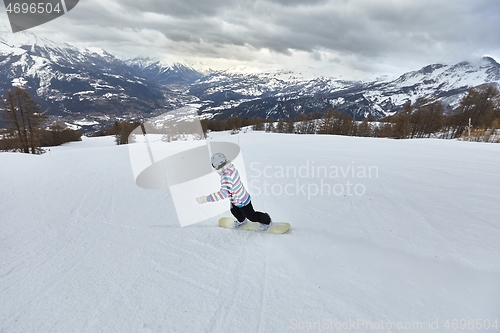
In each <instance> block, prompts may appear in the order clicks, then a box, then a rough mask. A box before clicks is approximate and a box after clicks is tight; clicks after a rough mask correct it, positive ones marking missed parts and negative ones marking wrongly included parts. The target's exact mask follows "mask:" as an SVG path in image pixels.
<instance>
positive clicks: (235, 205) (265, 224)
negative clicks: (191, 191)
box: [196, 153, 271, 231]
mask: <svg viewBox="0 0 500 333" xmlns="http://www.w3.org/2000/svg"><path fill="white" fill-rule="evenodd" d="M210 161H211V163H212V167H213V168H214V169H215V170H217V173H218V174H219V175H220V177H221V178H220V184H221V188H220V190H219V191H217V192H215V193H212V194H210V195H208V196H201V197H199V198H196V201H197V202H198V203H199V204H204V203H207V202H215V201H219V200H223V199H225V198H227V197H229V201H230V203H231V213H232V214H233V216H234V217H235V218H236V220H235V221H234V223H233V227H234V228H239V227H241V226H242V225H244V224H245V223H247V221H248V220H250V221H252V222H259V223H260V230H262V231H267V230H268V229H269V226H270V225H271V217H270V216H269V214H267V213H262V212H256V211H255V210H254V209H253V207H252V202H251V198H250V194H249V193H248V192H247V190H246V189H245V186H244V185H243V182H242V181H241V179H240V174H239V172H238V170H237V169H236V168H235V166H234V165H233V164H232V163H231V162H230V161H228V160H227V158H226V156H225V155H224V154H222V153H215V154H213V155H212V158H211V159H210Z"/></svg>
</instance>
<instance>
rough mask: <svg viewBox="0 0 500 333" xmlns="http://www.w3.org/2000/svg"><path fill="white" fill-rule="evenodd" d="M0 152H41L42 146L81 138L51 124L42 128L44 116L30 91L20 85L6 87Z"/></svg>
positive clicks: (44, 124) (44, 120)
mask: <svg viewBox="0 0 500 333" xmlns="http://www.w3.org/2000/svg"><path fill="white" fill-rule="evenodd" d="M0 120H1V121H2V122H3V123H4V128H3V129H0V151H19V152H23V153H27V154H29V153H31V154H41V153H43V152H44V150H43V149H42V147H50V146H58V145H61V144H63V143H66V142H70V141H79V140H81V133H80V132H77V131H74V130H71V129H68V128H65V127H64V126H62V125H60V124H53V125H52V126H50V127H49V128H46V122H47V117H46V116H45V115H44V114H43V112H42V111H41V110H40V108H39V107H38V105H37V104H36V102H35V101H34V100H33V98H31V96H30V94H29V93H28V92H27V91H26V90H24V89H22V88H20V87H13V88H12V89H9V90H7V92H6V95H5V97H4V98H3V108H2V109H1V110H0Z"/></svg>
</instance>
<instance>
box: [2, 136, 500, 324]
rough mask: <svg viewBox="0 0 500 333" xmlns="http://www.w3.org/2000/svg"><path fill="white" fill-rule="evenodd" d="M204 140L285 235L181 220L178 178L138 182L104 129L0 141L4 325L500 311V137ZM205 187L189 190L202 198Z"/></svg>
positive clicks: (431, 319) (334, 320)
mask: <svg viewBox="0 0 500 333" xmlns="http://www.w3.org/2000/svg"><path fill="white" fill-rule="evenodd" d="M211 140H227V141H231V142H238V143H239V145H240V147H241V150H242V154H243V157H244V161H245V167H246V171H247V178H248V181H249V183H248V188H249V190H250V192H251V194H252V196H253V197H252V201H253V204H254V207H255V208H257V209H259V210H265V211H267V212H269V213H270V214H271V216H272V217H273V219H274V220H275V221H288V222H290V223H291V225H292V228H291V230H290V231H289V232H288V233H286V234H284V235H269V234H259V233H253V232H244V231H236V230H227V229H223V228H219V227H218V226H217V222H216V221H217V219H216V218H210V219H205V220H204V221H202V222H200V223H198V224H194V225H191V226H188V227H180V226H179V223H178V221H177V218H176V215H175V209H174V206H173V202H172V198H171V197H170V193H169V192H168V191H167V190H165V191H161V190H144V189H141V188H139V187H137V186H136V185H135V183H134V179H133V176H132V170H131V166H130V161H129V154H128V149H127V146H115V145H114V142H113V138H111V137H104V138H95V139H88V138H84V140H83V141H82V142H78V143H71V144H67V145H64V146H61V147H54V148H52V149H51V152H50V153H47V154H44V155H41V156H32V155H23V154H14V153H0V170H1V172H0V183H1V184H2V191H0V206H1V209H0V210H1V212H2V213H1V216H0V228H1V231H2V232H1V236H0V238H1V240H0V252H1V253H2V256H0V298H1V299H2V302H0V332H52V333H57V332H64V333H66V332H96V331H105V332H289V331H308V332H319V331H325V330H326V331H328V330H330V331H340V329H339V328H342V327H343V328H344V330H347V329H345V328H346V327H351V328H353V330H354V328H355V329H357V330H359V331H380V332H395V331H405V332H406V331H408V332H429V331H436V332H452V331H453V332H454V331H456V330H454V329H452V327H451V325H452V321H453V320H461V319H463V320H465V321H469V320H471V321H472V322H473V323H474V325H477V323H478V322H477V320H479V323H480V324H481V325H483V326H485V325H486V324H488V323H489V325H490V327H492V325H495V323H496V325H498V319H500V301H499V300H500V283H499V281H500V243H499V242H498V239H499V238H500V225H499V222H498V221H499V218H498V217H499V216H500V208H499V206H498V202H497V201H498V196H499V195H500V193H499V187H498V184H500V175H499V173H498V172H496V171H495V170H496V169H497V168H498V165H499V164H500V146H499V145H492V144H482V143H468V142H460V141H455V140H433V139H426V140H387V139H369V138H352V137H340V136H321V135H286V134H270V133H257V132H249V133H246V134H243V133H242V134H239V135H237V136H231V135H229V134H227V133H212V138H211ZM207 163H208V161H207ZM324 168H326V170H328V173H324V172H323V171H322V170H324ZM294 170H295V171H296V172H297V173H296V174H294V173H293V172H294ZM325 184H327V185H329V186H326V185H325ZM217 189H218V184H217V183H214V184H213V190H214V191H215V190H217ZM321 191H323V192H321ZM327 191H329V192H327ZM203 194H208V193H192V196H193V205H194V206H193V208H195V209H200V210H202V209H203V206H199V205H197V204H196V203H195V202H194V198H195V197H197V196H199V195H203ZM487 320H488V321H487ZM455 324H457V325H458V323H457V322H455ZM346 325H347V326H346ZM353 325H354V326H353ZM436 325H437V326H436ZM446 325H448V327H447V326H446ZM436 327H437V329H436ZM460 331H461V332H462V331H463V332H479V331H483V330H480V329H464V330H460ZM484 331H485V332H486V331H487V332H490V331H492V329H489V330H484Z"/></svg>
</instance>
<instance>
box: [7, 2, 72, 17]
mask: <svg viewBox="0 0 500 333" xmlns="http://www.w3.org/2000/svg"><path fill="white" fill-rule="evenodd" d="M5 9H6V11H7V13H9V14H12V13H14V14H21V13H22V14H28V13H29V14H44V13H46V14H52V13H57V14H59V13H60V12H62V11H64V10H63V9H62V8H61V4H60V2H58V3H56V4H55V5H52V4H51V3H50V2H48V3H43V2H39V3H26V2H23V3H18V2H16V3H14V4H13V3H9V4H8V6H7V7H6V8H5Z"/></svg>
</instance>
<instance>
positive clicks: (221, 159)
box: [210, 153, 228, 170]
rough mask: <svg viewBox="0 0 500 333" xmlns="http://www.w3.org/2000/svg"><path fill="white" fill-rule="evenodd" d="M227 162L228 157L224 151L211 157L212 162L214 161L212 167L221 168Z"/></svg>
mask: <svg viewBox="0 0 500 333" xmlns="http://www.w3.org/2000/svg"><path fill="white" fill-rule="evenodd" d="M227 162H228V161H227V158H226V156H225V155H224V154H223V153H215V154H213V155H212V158H211V159H210V163H212V167H214V169H215V170H219V169H220V168H222V167H223V166H224V165H226V164H227Z"/></svg>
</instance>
